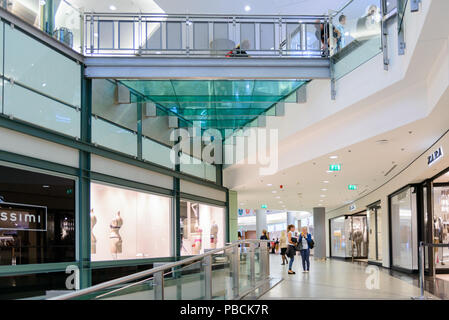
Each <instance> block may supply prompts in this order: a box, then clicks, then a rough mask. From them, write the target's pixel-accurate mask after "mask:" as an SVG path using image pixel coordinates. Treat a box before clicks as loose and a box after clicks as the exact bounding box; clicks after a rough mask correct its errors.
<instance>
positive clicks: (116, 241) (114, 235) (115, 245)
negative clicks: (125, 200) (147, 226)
mask: <svg viewBox="0 0 449 320" xmlns="http://www.w3.org/2000/svg"><path fill="white" fill-rule="evenodd" d="M122 225H123V219H122V217H120V211H117V215H116V216H115V217H114V219H112V221H111V224H110V225H109V227H110V228H111V233H110V234H109V239H111V253H112V254H115V258H117V254H118V253H122V237H121V236H120V233H119V231H120V228H121V227H122Z"/></svg>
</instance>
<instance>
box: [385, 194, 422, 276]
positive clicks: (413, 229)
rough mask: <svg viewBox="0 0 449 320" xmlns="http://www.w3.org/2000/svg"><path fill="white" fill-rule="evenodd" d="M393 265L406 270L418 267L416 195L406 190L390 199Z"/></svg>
mask: <svg viewBox="0 0 449 320" xmlns="http://www.w3.org/2000/svg"><path fill="white" fill-rule="evenodd" d="M390 215H391V237H392V238H391V245H392V264H393V266H394V267H399V268H402V269H406V270H414V269H416V268H417V267H418V245H417V241H418V233H417V213H416V194H414V193H412V188H406V189H405V190H403V191H401V192H399V193H398V194H396V195H393V196H391V197H390Z"/></svg>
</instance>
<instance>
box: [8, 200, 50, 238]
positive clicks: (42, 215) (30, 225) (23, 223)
mask: <svg viewBox="0 0 449 320" xmlns="http://www.w3.org/2000/svg"><path fill="white" fill-rule="evenodd" d="M0 230H20V231H47V207H42V206H33V205H27V204H19V203H9V202H1V203H0Z"/></svg>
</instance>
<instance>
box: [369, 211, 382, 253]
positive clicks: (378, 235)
mask: <svg viewBox="0 0 449 320" xmlns="http://www.w3.org/2000/svg"><path fill="white" fill-rule="evenodd" d="M381 214H382V212H381V208H380V207H379V206H374V207H370V208H368V210H367V219H368V230H369V231H368V259H369V260H370V261H377V262H382V216H381Z"/></svg>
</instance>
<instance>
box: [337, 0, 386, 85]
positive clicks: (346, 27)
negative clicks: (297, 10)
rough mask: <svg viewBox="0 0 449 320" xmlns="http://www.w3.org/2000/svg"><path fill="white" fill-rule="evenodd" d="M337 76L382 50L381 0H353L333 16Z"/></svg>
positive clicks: (354, 67)
mask: <svg viewBox="0 0 449 320" xmlns="http://www.w3.org/2000/svg"><path fill="white" fill-rule="evenodd" d="M332 21H333V22H332V24H333V26H332V30H333V41H331V42H330V44H329V46H330V48H331V56H332V62H333V64H334V77H335V79H337V80H338V79H340V78H341V77H343V76H344V75H346V74H348V73H349V72H351V71H353V70H354V69H356V68H358V67H359V66H360V65H362V64H363V63H365V62H367V61H368V60H370V59H371V58H373V57H374V56H376V55H377V54H379V53H380V52H381V51H382V48H381V42H382V40H381V34H382V32H381V30H382V28H381V21H382V15H381V4H380V1H379V0H375V1H373V0H353V1H351V2H349V3H348V4H346V5H345V7H343V8H342V9H341V10H339V11H338V13H337V14H336V15H334V16H333V18H332Z"/></svg>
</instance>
